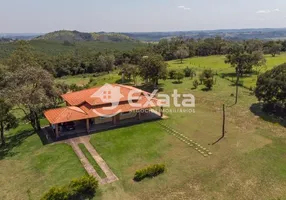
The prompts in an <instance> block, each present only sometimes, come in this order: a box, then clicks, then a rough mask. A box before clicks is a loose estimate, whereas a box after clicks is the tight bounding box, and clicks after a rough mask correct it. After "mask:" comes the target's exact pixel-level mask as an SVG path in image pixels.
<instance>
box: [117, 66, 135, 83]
mask: <svg viewBox="0 0 286 200" xmlns="http://www.w3.org/2000/svg"><path fill="white" fill-rule="evenodd" d="M138 73H139V72H138V66H136V65H132V64H123V65H122V67H121V70H120V72H119V75H122V82H124V79H125V77H127V79H128V80H129V81H130V80H131V78H132V79H133V81H134V84H135V85H136V78H137V76H138Z"/></svg>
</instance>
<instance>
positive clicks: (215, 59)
mask: <svg viewBox="0 0 286 200" xmlns="http://www.w3.org/2000/svg"><path fill="white" fill-rule="evenodd" d="M265 58H266V65H265V66H262V67H260V68H256V67H255V68H254V69H255V70H259V71H260V73H263V72H265V71H267V70H269V69H272V68H273V67H274V66H277V65H280V64H283V63H285V62H286V53H282V54H281V55H277V56H276V57H272V56H271V55H265ZM224 60H225V56H207V57H194V58H189V59H185V60H184V63H183V64H181V63H180V62H179V61H177V60H173V61H169V62H168V64H169V66H170V69H176V70H183V69H184V68H185V67H186V66H189V67H194V68H196V69H197V70H199V71H201V70H203V69H209V68H210V69H213V70H214V71H215V72H217V73H218V74H225V76H226V77H227V78H228V79H230V80H235V73H234V72H235V70H234V68H232V67H231V66H230V65H229V64H226V63H225V62H224ZM241 80H242V82H243V85H244V86H245V87H247V88H250V87H252V88H254V87H255V85H256V81H257V75H252V76H247V77H243V78H241Z"/></svg>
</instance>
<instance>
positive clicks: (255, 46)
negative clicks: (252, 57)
mask: <svg viewBox="0 0 286 200" xmlns="http://www.w3.org/2000/svg"><path fill="white" fill-rule="evenodd" d="M244 48H245V51H246V52H247V53H253V52H255V51H263V42H262V41H261V40H246V41H245V42H244Z"/></svg>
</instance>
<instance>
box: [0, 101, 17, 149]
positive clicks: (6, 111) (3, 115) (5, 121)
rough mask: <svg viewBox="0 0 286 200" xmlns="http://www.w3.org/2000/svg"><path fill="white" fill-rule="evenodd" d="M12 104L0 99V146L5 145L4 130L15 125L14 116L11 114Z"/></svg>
mask: <svg viewBox="0 0 286 200" xmlns="http://www.w3.org/2000/svg"><path fill="white" fill-rule="evenodd" d="M11 110H12V106H11V105H10V104H8V103H7V102H5V101H4V99H0V131H1V146H4V145H5V136H4V131H5V130H9V129H11V128H14V127H16V126H17V119H16V117H15V116H14V115H13V114H11Z"/></svg>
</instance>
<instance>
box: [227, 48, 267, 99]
mask: <svg viewBox="0 0 286 200" xmlns="http://www.w3.org/2000/svg"><path fill="white" fill-rule="evenodd" d="M225 62H226V63H229V64H231V66H232V67H234V68H235V73H236V82H235V85H236V96H235V104H237V101H238V86H239V80H240V77H242V76H243V75H244V74H246V73H250V72H251V71H252V68H253V66H261V65H263V64H265V58H264V56H263V53H262V52H261V51H255V52H253V53H251V54H250V53H247V52H245V49H244V47H243V46H242V45H239V44H234V45H233V46H232V47H231V48H230V49H229V53H228V54H227V55H226V60H225Z"/></svg>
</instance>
